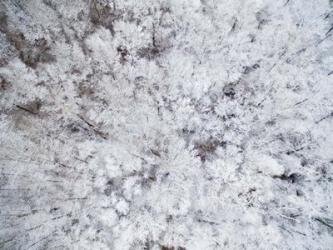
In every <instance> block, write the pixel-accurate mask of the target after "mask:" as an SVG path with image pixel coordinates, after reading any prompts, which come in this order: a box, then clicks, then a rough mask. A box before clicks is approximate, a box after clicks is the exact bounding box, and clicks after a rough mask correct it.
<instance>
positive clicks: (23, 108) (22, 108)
mask: <svg viewBox="0 0 333 250" xmlns="http://www.w3.org/2000/svg"><path fill="white" fill-rule="evenodd" d="M16 107H17V108H19V109H21V110H23V111H25V112H28V113H30V114H32V115H37V113H35V112H33V111H31V110H30V109H27V108H25V107H22V106H20V105H16Z"/></svg>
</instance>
